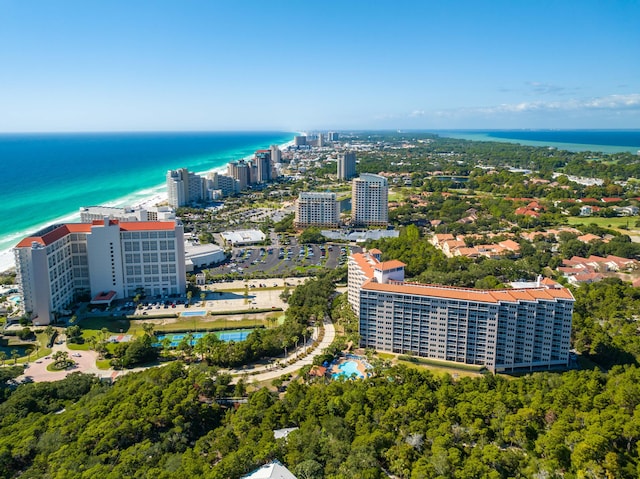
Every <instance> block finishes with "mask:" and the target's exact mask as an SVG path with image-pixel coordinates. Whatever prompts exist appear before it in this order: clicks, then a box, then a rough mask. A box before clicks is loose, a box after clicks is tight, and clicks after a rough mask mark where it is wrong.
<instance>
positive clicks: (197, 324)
mask: <svg viewBox="0 0 640 479" xmlns="http://www.w3.org/2000/svg"><path fill="white" fill-rule="evenodd" d="M269 311H271V310H269ZM226 316H227V317H224V318H219V317H215V316H208V317H207V318H206V320H205V318H204V317H202V316H194V317H191V318H182V319H181V320H180V321H172V322H168V321H167V322H163V323H154V330H155V331H167V332H170V331H184V330H200V331H203V330H215V329H226V328H231V327H233V328H249V327H256V326H265V325H266V321H264V320H262V319H256V318H247V317H242V318H241V319H235V318H233V319H231V318H230V317H229V316H231V315H226ZM150 319H152V318H150ZM146 322H147V321H145V320H135V321H132V320H129V319H114V318H87V319H83V320H82V321H80V323H79V324H80V326H82V336H83V337H84V339H85V344H82V345H70V348H71V349H86V347H85V346H86V344H87V343H86V341H87V339H89V338H90V337H92V336H97V335H99V334H101V333H100V332H101V330H102V328H106V329H107V330H108V331H109V333H111V334H133V335H142V334H143V333H144V330H143V328H142V325H143V324H145V323H146Z"/></svg>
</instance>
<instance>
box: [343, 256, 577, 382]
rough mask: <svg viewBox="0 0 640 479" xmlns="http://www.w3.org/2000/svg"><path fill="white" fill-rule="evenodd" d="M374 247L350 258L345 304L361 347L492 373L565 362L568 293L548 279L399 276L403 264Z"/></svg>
mask: <svg viewBox="0 0 640 479" xmlns="http://www.w3.org/2000/svg"><path fill="white" fill-rule="evenodd" d="M380 255H381V253H380V251H378V250H372V251H370V252H369V253H358V254H354V255H352V256H351V257H350V258H349V287H348V295H349V296H348V298H349V303H350V304H351V306H352V308H353V309H354V311H355V312H356V314H357V315H358V317H359V320H360V346H362V347H370V348H374V349H376V350H379V351H388V352H393V353H400V354H414V355H416V356H421V357H426V358H431V359H435V360H441V361H454V362H458V363H464V364H474V365H483V366H486V367H487V368H488V369H490V370H492V371H494V372H500V371H514V370H523V369H533V368H536V369H538V368H552V367H566V366H567V364H568V361H569V348H570V338H571V319H572V314H573V303H574V298H573V296H572V295H571V292H570V291H569V290H568V289H566V288H564V287H563V286H561V285H559V284H557V283H555V282H554V281H552V280H550V279H543V280H539V281H537V282H532V283H524V284H514V286H515V287H514V288H512V289H500V290H479V289H472V288H454V287H447V286H439V285H425V284H417V283H408V282H405V281H404V271H403V269H404V265H403V264H402V263H401V262H399V261H395V260H394V261H387V262H381V261H380Z"/></svg>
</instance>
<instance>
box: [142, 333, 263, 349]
mask: <svg viewBox="0 0 640 479" xmlns="http://www.w3.org/2000/svg"><path fill="white" fill-rule="evenodd" d="M251 331H253V330H252V329H235V330H232V331H216V332H214V333H193V334H192V336H193V340H192V341H191V345H192V346H194V345H195V344H196V342H197V341H198V339H201V338H203V337H205V336H206V335H207V334H215V335H216V336H218V339H220V340H221V341H227V342H229V341H234V342H236V343H237V342H240V341H244V340H245V339H247V336H249V334H251ZM186 336H187V335H186V334H185V333H180V334H158V335H157V336H156V338H157V339H158V342H157V343H156V344H155V345H154V346H161V343H162V341H163V340H164V338H169V339H170V340H171V343H170V346H171V347H172V348H177V347H178V345H179V344H180V342H181V341H182V340H183V339H184V338H185V337H186Z"/></svg>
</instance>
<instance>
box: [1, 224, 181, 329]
mask: <svg viewBox="0 0 640 479" xmlns="http://www.w3.org/2000/svg"><path fill="white" fill-rule="evenodd" d="M14 254H15V259H16V269H17V281H18V284H19V285H20V287H21V292H22V295H23V304H24V308H25V312H26V313H28V314H29V315H30V316H31V318H32V319H33V320H34V323H36V324H40V325H43V324H49V322H50V321H51V319H52V317H53V314H52V313H54V312H60V311H62V310H65V309H67V307H68V306H69V305H70V304H71V303H73V302H74V301H75V300H76V298H77V297H78V295H86V294H87V293H88V294H90V295H91V296H92V297H93V296H96V295H98V294H101V293H105V292H108V291H114V292H115V293H116V296H117V297H120V298H124V297H133V296H135V295H136V294H137V293H138V291H140V290H144V292H145V294H146V295H148V296H157V295H163V296H166V295H169V294H183V293H184V292H185V290H186V273H185V254H184V230H183V226H182V223H180V222H179V221H145V222H142V221H137V222H130V223H125V222H123V223H121V222H119V221H117V220H109V219H105V220H103V221H94V222H93V223H68V224H62V225H54V226H50V227H48V228H46V229H44V230H42V231H39V232H38V233H36V235H34V236H30V237H28V238H25V239H23V240H22V241H20V243H18V244H17V245H16V247H15V248H14Z"/></svg>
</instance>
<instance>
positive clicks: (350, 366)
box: [331, 359, 368, 379]
mask: <svg viewBox="0 0 640 479" xmlns="http://www.w3.org/2000/svg"><path fill="white" fill-rule="evenodd" d="M367 368H368V365H367V364H366V363H365V362H364V361H361V360H357V359H348V360H346V361H342V362H340V363H338V364H337V365H336V366H334V367H333V369H332V371H334V372H333V374H331V377H332V378H333V379H339V378H340V377H345V378H351V377H352V375H353V374H355V377H357V378H360V379H362V378H364V377H365V373H364V372H363V370H364V369H367ZM336 369H337V371H336Z"/></svg>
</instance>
